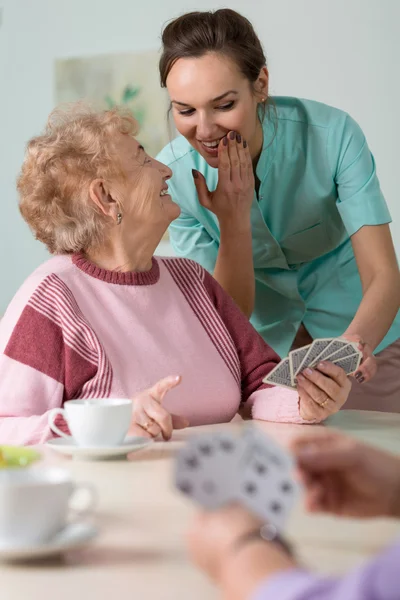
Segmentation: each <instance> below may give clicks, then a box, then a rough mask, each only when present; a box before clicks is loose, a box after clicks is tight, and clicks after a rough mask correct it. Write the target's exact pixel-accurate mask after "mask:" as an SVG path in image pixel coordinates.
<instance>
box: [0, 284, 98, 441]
mask: <svg viewBox="0 0 400 600" xmlns="http://www.w3.org/2000/svg"><path fill="white" fill-rule="evenodd" d="M50 283H54V280H53V282H49V281H45V282H43V283H42V284H41V286H39V287H38V289H36V291H35V292H34V293H33V294H32V296H31V297H30V298H29V300H28V302H27V303H26V305H25V306H24V307H23V308H22V311H21V312H20V314H18V315H15V310H14V306H13V303H11V305H10V307H9V308H8V310H7V312H6V314H5V316H4V318H3V319H2V321H1V323H0V440H1V442H2V443H5V444H23V445H29V444H42V443H44V442H45V441H46V440H48V439H49V438H51V437H53V433H52V431H51V430H50V427H49V425H48V414H49V411H50V410H51V409H53V408H60V407H61V406H62V405H63V403H64V401H65V400H69V399H72V398H79V397H80V394H81V393H82V390H83V389H84V387H83V386H84V385H85V382H90V381H91V380H92V379H93V377H94V376H95V374H96V372H97V367H96V364H95V361H94V360H91V361H90V360H88V358H87V356H88V350H87V349H86V348H85V346H84V344H83V342H81V343H79V344H78V342H79V341H80V340H79V339H77V336H76V335H74V328H75V329H76V331H81V330H82V327H81V329H80V330H78V328H77V327H76V326H75V325H74V321H73V314H72V312H71V310H69V311H68V312H67V310H66V307H67V304H66V297H65V295H63V294H62V293H61V292H60V293H59V296H58V297H56V296H55V295H53V296H52V297H51V299H50V295H49V289H50V288H49V285H50ZM69 308H70V307H69ZM93 354H94V353H93ZM56 424H57V426H58V427H59V428H60V429H61V430H63V431H65V432H67V433H68V428H67V425H66V423H65V421H64V420H63V419H62V417H59V418H57V420H56Z"/></svg>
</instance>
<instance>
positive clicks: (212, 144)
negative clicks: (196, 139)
mask: <svg viewBox="0 0 400 600" xmlns="http://www.w3.org/2000/svg"><path fill="white" fill-rule="evenodd" d="M203 144H204V145H205V146H207V148H216V147H217V146H218V144H219V140H216V141H215V142H203Z"/></svg>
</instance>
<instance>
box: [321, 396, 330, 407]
mask: <svg viewBox="0 0 400 600" xmlns="http://www.w3.org/2000/svg"><path fill="white" fill-rule="evenodd" d="M328 401H329V398H327V399H326V400H324V401H323V402H321V404H320V407H321V408H324V407H325V404H328Z"/></svg>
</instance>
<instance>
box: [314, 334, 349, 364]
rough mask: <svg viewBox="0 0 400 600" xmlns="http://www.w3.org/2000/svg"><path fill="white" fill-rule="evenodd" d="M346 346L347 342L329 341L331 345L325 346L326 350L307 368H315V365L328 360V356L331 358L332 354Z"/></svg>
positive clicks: (341, 340) (340, 340)
mask: <svg viewBox="0 0 400 600" xmlns="http://www.w3.org/2000/svg"><path fill="white" fill-rule="evenodd" d="M348 345H349V342H348V341H347V340H343V339H340V338H338V339H333V340H332V341H331V343H330V344H328V345H327V346H326V348H325V349H324V350H323V351H322V352H321V353H320V354H319V355H318V356H317V357H316V358H315V359H314V360H313V362H312V363H310V364H309V365H308V366H309V367H315V365H317V364H318V363H319V362H321V361H322V360H329V356H331V355H332V354H335V353H336V352H338V351H340V350H342V349H343V348H346V346H348ZM353 352H354V351H352V352H351V353H353Z"/></svg>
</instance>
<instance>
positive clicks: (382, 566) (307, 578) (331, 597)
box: [250, 543, 400, 600]
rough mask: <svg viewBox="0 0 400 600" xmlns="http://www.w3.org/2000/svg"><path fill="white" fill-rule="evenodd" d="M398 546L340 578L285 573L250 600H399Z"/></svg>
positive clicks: (273, 579)
mask: <svg viewBox="0 0 400 600" xmlns="http://www.w3.org/2000/svg"><path fill="white" fill-rule="evenodd" d="M399 567H400V543H398V544H396V545H395V546H392V547H391V548H389V549H388V550H386V551H384V552H382V554H380V555H379V556H378V557H377V558H375V559H374V560H372V561H371V562H369V563H367V564H366V565H363V566H360V567H358V568H356V569H354V570H353V571H350V572H349V573H348V574H347V575H344V576H343V577H340V578H328V577H321V576H316V575H312V574H311V573H307V572H306V571H302V570H293V571H286V572H284V573H281V574H280V575H276V576H275V577H272V578H271V579H269V580H268V582H266V583H264V584H262V585H261V586H260V587H259V588H258V589H257V590H256V592H255V593H254V594H253V596H252V597H251V599H250V600H277V599H278V598H279V600H399V598H400V568H399Z"/></svg>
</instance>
